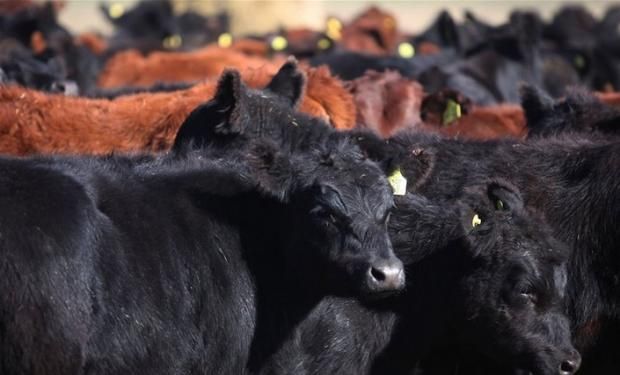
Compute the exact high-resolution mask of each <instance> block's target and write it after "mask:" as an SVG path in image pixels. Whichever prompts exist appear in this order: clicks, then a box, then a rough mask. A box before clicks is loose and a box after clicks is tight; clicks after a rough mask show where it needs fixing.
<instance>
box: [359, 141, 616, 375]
mask: <svg viewBox="0 0 620 375" xmlns="http://www.w3.org/2000/svg"><path fill="white" fill-rule="evenodd" d="M361 144H363V145H364V147H365V148H366V149H368V150H369V151H368V153H369V155H371V157H375V158H377V157H378V156H379V159H383V163H384V164H387V165H400V166H401V169H402V172H403V174H404V175H405V177H406V178H408V179H409V180H410V181H411V183H410V184H408V188H409V189H410V191H411V192H415V193H418V194H422V195H424V196H429V197H443V198H446V199H448V198H450V197H454V196H456V195H457V194H458V193H459V191H461V189H462V187H463V186H465V185H467V184H470V183H473V182H474V181H476V180H479V179H480V178H484V177H485V176H498V177H503V178H506V179H508V180H510V181H511V182H512V183H513V184H514V185H516V186H517V188H518V189H519V190H521V192H522V195H523V199H524V202H525V205H526V206H528V207H535V208H536V209H538V210H540V211H541V212H542V213H543V214H544V215H545V217H546V218H547V220H548V222H549V225H550V226H551V228H552V230H553V234H554V236H555V237H556V238H558V239H559V240H561V241H563V242H565V243H566V244H567V245H568V246H569V247H570V249H571V256H570V260H569V263H568V270H569V272H568V276H569V277H568V284H567V306H566V311H567V313H568V315H569V317H570V319H571V326H572V330H573V335H574V337H575V343H576V346H577V348H578V349H579V350H580V351H582V352H583V353H582V354H584V369H583V371H582V372H583V373H586V372H588V373H610V372H615V371H616V370H617V369H618V368H620V363H618V359H617V357H616V356H614V355H613V354H612V353H613V352H614V350H615V349H614V348H617V346H618V342H619V340H620V329H619V328H620V324H619V323H620V322H619V321H618V316H620V314H619V313H620V300H619V299H618V293H616V291H617V290H618V287H619V286H620V284H619V280H618V276H617V275H618V273H619V270H620V257H619V256H618V254H617V251H616V244H617V243H618V242H619V241H620V237H619V234H618V232H617V231H616V230H615V227H616V223H617V222H618V220H620V195H619V193H620V176H619V175H618V172H617V168H616V166H617V165H619V163H620V144H619V143H618V142H617V141H614V140H613V138H611V139H605V138H604V137H601V136H597V135H596V134H593V135H590V136H587V135H585V134H583V133H582V134H581V135H580V136H579V137H576V136H574V135H570V134H566V135H561V136H556V137H549V138H542V139H536V140H531V141H529V142H527V143H519V142H515V141H489V142H466V141H459V140H446V139H441V138H438V137H434V136H428V135H416V134H406V133H405V134H401V135H397V136H396V137H394V138H392V139H390V140H388V141H386V142H381V141H379V140H376V139H375V140H373V139H372V137H371V136H369V135H368V136H366V138H365V139H364V141H363V142H362V143H361ZM380 155H383V156H382V157H381V156H380Z"/></svg>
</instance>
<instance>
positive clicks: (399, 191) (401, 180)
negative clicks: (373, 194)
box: [388, 168, 407, 195]
mask: <svg viewBox="0 0 620 375" xmlns="http://www.w3.org/2000/svg"><path fill="white" fill-rule="evenodd" d="M388 182H389V183H390V185H392V189H393V190H394V195H405V194H406V193H407V179H406V178H405V176H403V174H402V173H401V172H400V168H398V169H396V170H395V171H394V172H392V174H391V175H389V176H388Z"/></svg>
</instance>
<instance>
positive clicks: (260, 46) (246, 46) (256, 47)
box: [230, 38, 270, 57]
mask: <svg viewBox="0 0 620 375" xmlns="http://www.w3.org/2000/svg"><path fill="white" fill-rule="evenodd" d="M230 49H232V50H234V51H237V52H241V53H243V54H245V55H248V56H259V57H267V56H269V52H270V49H269V45H268V44H267V42H265V41H263V40H257V39H250V38H241V39H235V41H234V42H233V44H232V46H230Z"/></svg>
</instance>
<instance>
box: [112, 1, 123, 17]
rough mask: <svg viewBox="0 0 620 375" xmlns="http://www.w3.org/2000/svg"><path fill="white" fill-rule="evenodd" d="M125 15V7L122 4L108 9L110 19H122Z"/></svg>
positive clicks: (116, 4) (113, 5)
mask: <svg viewBox="0 0 620 375" xmlns="http://www.w3.org/2000/svg"><path fill="white" fill-rule="evenodd" d="M123 14H125V6H124V5H123V4H121V3H114V4H112V5H110V7H109V8H108V15H109V16H110V18H113V19H117V18H121V17H122V16H123Z"/></svg>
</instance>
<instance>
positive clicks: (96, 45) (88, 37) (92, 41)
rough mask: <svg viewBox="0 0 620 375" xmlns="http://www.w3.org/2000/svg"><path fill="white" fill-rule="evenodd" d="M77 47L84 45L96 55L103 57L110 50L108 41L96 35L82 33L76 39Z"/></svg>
mask: <svg viewBox="0 0 620 375" xmlns="http://www.w3.org/2000/svg"><path fill="white" fill-rule="evenodd" d="M75 43H76V44H77V45H83V46H84V47H86V48H88V49H89V50H90V51H91V52H92V53H94V54H95V55H101V54H102V53H103V52H105V50H106V49H107V48H108V43H107V42H106V40H105V39H104V38H103V37H101V36H99V35H97V34H95V33H81V34H80V35H78V36H77V37H76V38H75Z"/></svg>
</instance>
